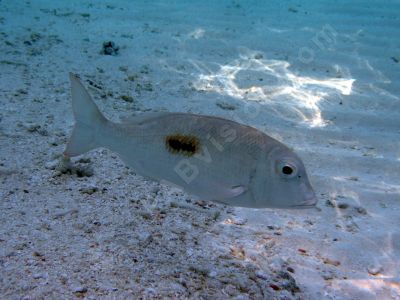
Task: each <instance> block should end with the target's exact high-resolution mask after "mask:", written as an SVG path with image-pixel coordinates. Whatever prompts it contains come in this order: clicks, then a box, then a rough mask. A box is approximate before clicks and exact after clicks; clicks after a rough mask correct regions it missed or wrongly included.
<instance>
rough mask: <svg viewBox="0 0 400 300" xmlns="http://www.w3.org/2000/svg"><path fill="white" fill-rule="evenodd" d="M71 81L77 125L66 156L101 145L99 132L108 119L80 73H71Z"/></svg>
mask: <svg viewBox="0 0 400 300" xmlns="http://www.w3.org/2000/svg"><path fill="white" fill-rule="evenodd" d="M69 78H70V81H71V94H72V109H73V112H74V116H75V127H74V129H73V132H72V136H71V138H70V140H69V141H68V144H67V147H66V149H65V151H64V155H66V156H69V157H70V156H77V155H80V154H83V153H85V152H88V151H89V150H92V149H94V148H97V147H99V146H100V144H99V143H98V140H99V138H98V133H99V132H100V131H101V130H100V127H102V126H104V124H106V123H107V122H108V121H107V119H106V118H105V117H104V116H103V115H102V114H101V112H100V111H99V109H98V108H97V106H96V104H95V103H94V101H93V100H92V98H91V97H90V95H89V93H88V91H87V90H86V89H85V87H84V86H83V84H82V82H81V80H80V78H79V76H78V75H75V74H72V73H70V74H69Z"/></svg>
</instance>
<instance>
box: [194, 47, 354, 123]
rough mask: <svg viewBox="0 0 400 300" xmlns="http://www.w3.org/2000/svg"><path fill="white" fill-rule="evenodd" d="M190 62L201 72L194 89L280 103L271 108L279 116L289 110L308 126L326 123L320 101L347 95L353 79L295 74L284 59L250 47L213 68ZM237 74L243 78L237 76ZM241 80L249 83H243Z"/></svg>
mask: <svg viewBox="0 0 400 300" xmlns="http://www.w3.org/2000/svg"><path fill="white" fill-rule="evenodd" d="M192 63H193V64H194V65H195V66H196V67H197V68H198V69H199V70H200V71H201V72H202V73H201V74H200V75H199V76H198V80H197V82H195V84H194V86H195V88H196V89H197V90H201V91H210V92H217V93H219V94H221V95H225V96H230V97H234V98H237V99H242V100H247V101H258V102H263V103H267V104H269V105H271V106H272V107H273V106H279V108H278V109H277V110H276V108H275V109H274V110H275V111H277V112H278V113H279V114H280V115H281V117H283V118H285V117H287V113H286V112H284V110H288V111H291V113H292V114H293V113H295V114H296V115H297V116H300V118H301V121H302V122H305V123H306V124H308V125H309V126H311V127H322V126H325V125H326V124H327V121H326V120H324V119H323V117H322V114H321V109H320V107H319V105H318V104H319V102H320V101H321V100H323V99H324V98H325V97H327V96H329V95H331V94H334V93H339V94H341V95H350V94H351V91H352V86H353V83H354V81H355V79H352V78H347V79H346V78H331V79H316V78H311V77H307V76H300V75H296V74H294V73H293V72H292V71H290V70H289V67H290V64H289V63H288V62H287V61H283V60H273V59H264V58H262V56H261V55H259V56H257V53H256V52H253V51H247V53H246V54H241V55H240V57H239V59H236V60H234V61H233V62H231V63H229V64H226V65H220V66H219V70H217V71H216V72H212V71H211V70H209V69H207V68H206V67H205V66H204V64H199V63H197V62H195V61H192ZM242 72H244V73H242ZM239 76H240V77H241V78H244V80H239V79H238V77H239ZM256 76H257V77H258V78H255V77H256ZM264 77H266V78H267V79H268V80H267V82H265V81H264ZM246 79H247V80H246ZM243 81H250V83H249V84H244V85H243ZM242 85H243V86H242Z"/></svg>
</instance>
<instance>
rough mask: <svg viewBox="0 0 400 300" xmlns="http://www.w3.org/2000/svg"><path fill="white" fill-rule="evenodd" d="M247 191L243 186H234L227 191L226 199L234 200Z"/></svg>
mask: <svg viewBox="0 0 400 300" xmlns="http://www.w3.org/2000/svg"><path fill="white" fill-rule="evenodd" d="M246 191H247V188H246V187H245V186H243V185H234V186H232V187H231V188H230V189H228V190H227V191H226V199H229V198H234V197H237V196H239V195H242V194H243V193H245V192H246Z"/></svg>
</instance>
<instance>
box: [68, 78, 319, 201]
mask: <svg viewBox="0 0 400 300" xmlns="http://www.w3.org/2000/svg"><path fill="white" fill-rule="evenodd" d="M70 80H71V92H72V107H73V112H74V115H75V119H76V123H75V127H74V129H73V133H72V136H71V138H70V140H69V142H68V145H67V147H66V150H65V152H64V154H65V156H66V157H72V156H76V155H80V154H83V153H85V152H87V151H89V150H91V149H94V148H98V147H105V148H108V149H110V150H111V151H113V152H116V153H117V154H118V155H119V156H120V157H121V159H122V160H123V161H124V162H125V163H126V164H127V165H128V166H129V167H131V168H133V169H134V170H135V172H137V173H138V174H140V175H143V176H145V177H148V178H152V179H154V180H157V181H161V182H166V183H171V184H174V185H177V186H179V187H181V188H183V189H184V190H185V191H187V192H188V193H190V194H194V195H197V196H199V197H200V198H201V199H203V200H212V201H217V202H222V203H225V204H228V205H232V206H240V207H252V208H263V207H273V208H291V207H311V206H314V205H315V204H316V202H317V198H316V196H315V193H314V191H313V189H312V187H311V185H310V182H309V180H308V177H307V174H306V170H305V167H304V165H303V163H302V161H301V160H300V158H299V157H298V156H297V155H296V154H295V153H293V152H292V151H291V150H290V149H289V148H288V147H286V146H285V145H283V144H282V143H280V142H278V141H277V140H275V139H273V138H271V137H269V136H268V135H266V134H264V133H263V132H261V131H259V130H257V129H255V128H252V127H250V126H246V125H242V124H239V123H236V122H234V121H230V120H226V119H223V118H218V117H212V116H202V115H195V114H189V113H169V112H161V113H143V114H141V115H139V116H137V117H134V118H133V119H132V120H130V121H127V122H123V123H114V122H111V121H109V120H107V119H106V118H105V117H104V116H103V115H102V113H101V112H100V111H99V109H98V108H97V106H96V104H95V103H94V102H93V100H92V98H91V97H90V95H89V93H88V92H87V90H86V89H85V87H84V86H83V84H82V83H81V81H80V79H79V76H77V75H74V74H70Z"/></svg>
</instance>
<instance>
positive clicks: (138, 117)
mask: <svg viewBox="0 0 400 300" xmlns="http://www.w3.org/2000/svg"><path fill="white" fill-rule="evenodd" d="M171 114H173V113H171V112H168V111H157V112H155V111H149V112H143V113H139V114H134V115H130V116H126V117H121V118H120V121H121V123H122V124H125V125H140V124H143V123H146V122H149V121H152V120H154V119H158V118H161V117H163V116H166V115H171Z"/></svg>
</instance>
